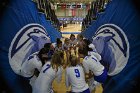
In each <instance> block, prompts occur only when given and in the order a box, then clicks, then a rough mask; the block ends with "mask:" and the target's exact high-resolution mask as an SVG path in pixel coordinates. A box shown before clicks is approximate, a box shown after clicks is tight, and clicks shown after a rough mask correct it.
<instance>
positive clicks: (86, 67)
mask: <svg viewBox="0 0 140 93" xmlns="http://www.w3.org/2000/svg"><path fill="white" fill-rule="evenodd" d="M82 64H83V67H84V72H85V78H86V79H90V78H91V77H92V75H90V70H89V66H88V64H87V63H86V62H85V61H83V63H82Z"/></svg>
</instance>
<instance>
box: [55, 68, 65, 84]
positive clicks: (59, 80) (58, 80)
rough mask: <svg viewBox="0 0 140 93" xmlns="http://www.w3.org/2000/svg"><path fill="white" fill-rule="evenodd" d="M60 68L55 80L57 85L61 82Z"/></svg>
mask: <svg viewBox="0 0 140 93" xmlns="http://www.w3.org/2000/svg"><path fill="white" fill-rule="evenodd" d="M62 70H63V69H62V68H60V72H58V76H57V78H56V80H57V83H60V82H61V80H62Z"/></svg>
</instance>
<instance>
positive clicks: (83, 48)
mask: <svg viewBox="0 0 140 93" xmlns="http://www.w3.org/2000/svg"><path fill="white" fill-rule="evenodd" d="M78 53H80V54H83V55H84V56H87V55H88V49H87V47H86V46H83V47H79V48H78Z"/></svg>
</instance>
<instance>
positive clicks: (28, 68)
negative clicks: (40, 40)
mask: <svg viewBox="0 0 140 93" xmlns="http://www.w3.org/2000/svg"><path fill="white" fill-rule="evenodd" d="M37 54H38V52H36V53H34V54H32V55H31V56H29V57H28V59H27V60H26V61H25V62H24V63H23V64H22V67H21V74H22V76H24V77H26V78H27V79H29V80H30V84H31V85H32V86H33V84H34V82H35V80H36V76H35V75H34V72H35V69H37V70H38V71H40V70H41V68H42V62H41V61H40V60H39V58H38V56H37Z"/></svg>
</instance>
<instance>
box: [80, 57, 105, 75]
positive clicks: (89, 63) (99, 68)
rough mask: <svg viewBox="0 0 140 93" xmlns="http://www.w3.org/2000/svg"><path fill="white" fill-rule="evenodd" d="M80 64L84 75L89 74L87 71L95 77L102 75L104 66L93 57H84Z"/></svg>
mask: <svg viewBox="0 0 140 93" xmlns="http://www.w3.org/2000/svg"><path fill="white" fill-rule="evenodd" d="M82 64H83V66H84V69H85V72H86V73H89V70H91V71H92V72H93V73H94V75H95V76H98V75H101V74H102V73H103V70H104V66H103V65H102V64H101V63H100V62H99V60H98V59H97V58H96V57H95V56H94V55H90V56H86V57H85V58H84V60H83V62H82Z"/></svg>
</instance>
